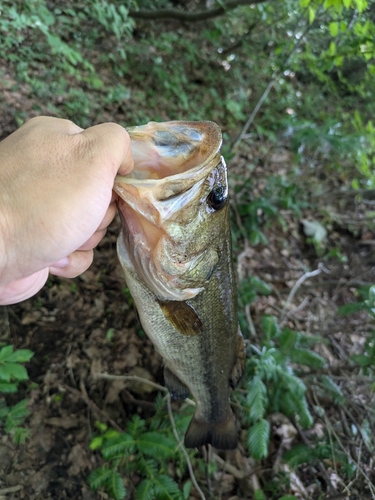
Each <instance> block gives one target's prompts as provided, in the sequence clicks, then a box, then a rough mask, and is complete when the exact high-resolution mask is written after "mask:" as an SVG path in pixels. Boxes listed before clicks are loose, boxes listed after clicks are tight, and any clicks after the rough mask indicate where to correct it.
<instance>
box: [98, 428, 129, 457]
mask: <svg viewBox="0 0 375 500" xmlns="http://www.w3.org/2000/svg"><path fill="white" fill-rule="evenodd" d="M135 444H136V443H135V441H134V439H133V438H132V437H131V436H130V435H129V434H127V433H126V432H123V433H121V434H119V435H118V436H115V437H112V438H110V439H108V440H107V441H105V442H104V444H103V447H102V454H103V457H104V458H105V459H106V460H112V459H114V458H117V457H119V456H122V455H124V454H125V453H127V454H131V453H133V451H134V448H135Z"/></svg>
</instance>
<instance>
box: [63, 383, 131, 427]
mask: <svg viewBox="0 0 375 500" xmlns="http://www.w3.org/2000/svg"><path fill="white" fill-rule="evenodd" d="M61 387H62V388H63V389H65V390H66V391H68V392H70V393H72V394H75V395H76V396H78V397H80V398H81V399H82V400H83V401H84V402H85V403H86V404H87V406H88V407H89V408H91V409H92V410H93V411H95V412H97V413H99V415H101V416H102V417H103V419H104V420H105V421H107V422H109V423H110V424H111V425H112V427H113V428H114V429H116V431H118V432H123V431H122V429H121V427H120V426H119V425H117V424H116V422H115V421H114V420H112V418H111V417H110V416H109V415H107V413H106V412H105V411H103V410H101V409H100V408H99V406H97V405H96V404H95V403H94V401H91V399H90V398H89V396H88V394H87V392H86V388H85V386H84V384H83V382H81V384H80V387H81V390H82V389H83V390H82V392H81V391H79V390H78V389H74V388H73V387H70V386H69V385H62V386H61Z"/></svg>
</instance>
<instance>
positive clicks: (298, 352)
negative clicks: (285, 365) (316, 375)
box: [288, 348, 326, 369]
mask: <svg viewBox="0 0 375 500" xmlns="http://www.w3.org/2000/svg"><path fill="white" fill-rule="evenodd" d="M288 356H289V359H290V361H291V362H292V363H298V364H300V365H305V366H309V367H310V368H315V369H318V368H323V366H325V365H326V360H325V359H324V358H323V357H322V356H320V355H319V354H317V353H316V352H314V351H310V349H302V348H295V349H290V350H289V353H288Z"/></svg>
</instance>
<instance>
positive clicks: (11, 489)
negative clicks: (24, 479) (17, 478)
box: [0, 484, 23, 496]
mask: <svg viewBox="0 0 375 500" xmlns="http://www.w3.org/2000/svg"><path fill="white" fill-rule="evenodd" d="M22 489H23V486H22V484H17V485H16V486H10V487H9V488H3V489H1V490H0V495H1V496H2V495H6V494H7V493H16V492H17V491H20V490H22Z"/></svg>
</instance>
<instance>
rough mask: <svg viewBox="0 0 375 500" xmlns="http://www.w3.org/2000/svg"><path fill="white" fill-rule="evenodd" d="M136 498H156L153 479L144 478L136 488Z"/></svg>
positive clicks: (143, 499) (146, 499)
mask: <svg viewBox="0 0 375 500" xmlns="http://www.w3.org/2000/svg"><path fill="white" fill-rule="evenodd" d="M135 498H136V500H154V498H155V495H154V483H153V481H152V480H151V479H144V480H143V481H141V482H140V483H139V485H138V486H137V488H136V490H135Z"/></svg>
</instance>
